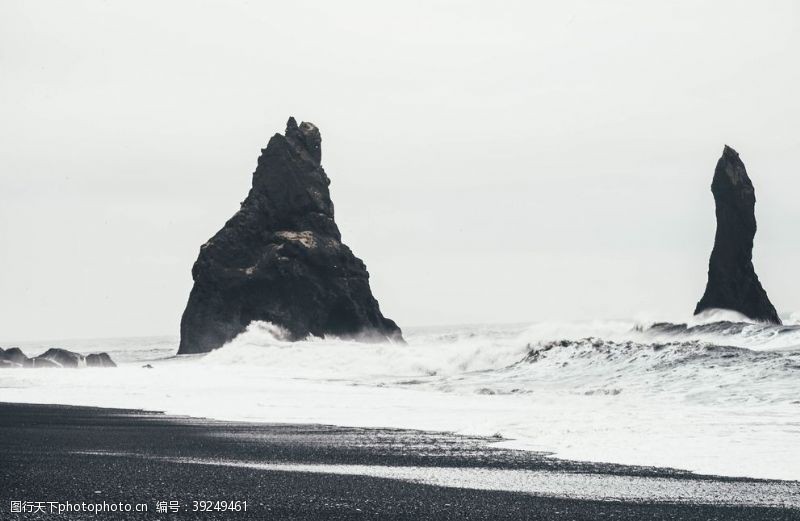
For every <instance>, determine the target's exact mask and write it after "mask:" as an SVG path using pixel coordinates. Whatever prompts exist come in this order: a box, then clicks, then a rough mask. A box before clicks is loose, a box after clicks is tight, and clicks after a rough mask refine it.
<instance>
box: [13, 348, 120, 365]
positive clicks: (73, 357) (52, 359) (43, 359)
mask: <svg viewBox="0 0 800 521" xmlns="http://www.w3.org/2000/svg"><path fill="white" fill-rule="evenodd" d="M116 366H117V364H115V363H114V361H113V360H111V357H110V356H108V354H107V353H94V354H90V355H86V356H84V355H81V354H79V353H73V352H72V351H67V350H66V349H59V348H51V349H48V350H47V351H45V352H44V353H42V354H40V355H39V356H35V357H33V358H28V357H27V356H25V353H23V352H22V351H21V350H20V349H19V348H18V347H11V348H9V349H3V348H2V347H0V368H2V367H4V368H14V367H32V368H42V367H69V368H78V367H116Z"/></svg>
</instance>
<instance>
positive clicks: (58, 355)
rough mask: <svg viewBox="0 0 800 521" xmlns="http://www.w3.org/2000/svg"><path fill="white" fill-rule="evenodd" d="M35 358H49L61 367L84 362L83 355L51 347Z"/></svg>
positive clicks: (75, 365) (73, 365)
mask: <svg viewBox="0 0 800 521" xmlns="http://www.w3.org/2000/svg"><path fill="white" fill-rule="evenodd" d="M34 360H36V361H38V360H48V361H50V362H53V363H55V364H58V366H59V367H78V366H79V365H81V362H83V360H84V359H83V356H81V355H79V354H78V353H73V352H72V351H67V350H66V349H58V348H51V349H48V350H47V351H45V352H44V353H42V354H40V355H39V356H37V357H36V358H34Z"/></svg>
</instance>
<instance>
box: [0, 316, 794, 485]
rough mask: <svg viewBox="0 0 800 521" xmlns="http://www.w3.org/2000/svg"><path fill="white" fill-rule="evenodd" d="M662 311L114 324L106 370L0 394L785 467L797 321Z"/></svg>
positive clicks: (790, 474)
mask: <svg viewBox="0 0 800 521" xmlns="http://www.w3.org/2000/svg"><path fill="white" fill-rule="evenodd" d="M674 326H676V325H675V324H667V325H666V326H664V327H661V328H660V329H657V330H656V329H646V328H637V327H635V324H634V323H632V322H602V323H597V322H593V323H587V324H537V325H534V326H519V327H517V326H515V327H497V326H492V327H489V326H483V327H462V328H436V329H430V328H429V329H425V330H419V331H416V332H412V333H411V334H409V335H408V336H407V339H408V342H409V343H408V345H405V346H403V345H391V344H361V343H357V342H347V341H342V340H335V339H312V340H309V341H303V342H286V341H283V340H281V339H280V336H279V335H277V334H276V331H275V329H274V328H273V327H271V326H270V325H268V324H258V323H255V324H252V325H251V327H250V328H249V329H248V331H247V332H246V333H244V334H243V335H240V337H238V338H237V339H235V340H234V341H233V342H231V343H230V344H228V345H226V346H225V347H223V348H222V349H219V350H217V351H214V352H212V353H210V354H208V355H206V356H202V357H178V358H173V359H168V360H163V359H161V360H158V359H154V358H156V357H154V356H153V354H154V353H153V350H151V349H149V350H148V351H147V356H146V357H139V358H137V357H136V355H135V353H134V351H132V350H130V349H129V347H128V346H131V345H133V342H132V341H131V340H130V339H128V340H126V341H125V346H126V347H125V351H124V352H126V353H127V354H128V360H131V361H128V362H126V363H124V364H122V365H121V367H119V368H117V369H113V370H93V369H85V370H80V371H72V370H57V369H54V370H49V371H47V370H45V371H37V370H9V371H4V372H2V373H0V393H1V394H0V399H2V400H3V401H8V402H17V403H40V404H46V403H57V404H63V405H86V406H98V407H111V408H129V409H141V410H150V411H165V412H167V413H169V414H175V415H186V416H192V417H198V418H211V419H218V420H230V421H248V422H263V423H287V424H326V425H339V426H350V427H366V428H400V429H414V430H421V431H429V432H453V433H456V434H464V435H477V436H485V437H490V436H495V437H502V438H503V439H504V441H503V442H502V443H501V445H502V446H504V447H506V448H515V449H523V450H531V451H537V452H546V453H552V454H553V455H554V456H555V457H558V458H562V459H569V460H578V461H595V462H605V463H616V464H623V465H637V466H653V467H661V468H679V469H686V470H688V471H693V472H697V473H701V474H710V475H720V476H732V477H755V478H766V479H784V480H797V479H800V453H798V451H796V450H795V449H796V440H797V439H798V437H799V436H800V401H798V399H797V396H798V395H800V378H799V376H800V351H798V350H797V349H796V345H797V343H798V341H800V335H798V331H797V327H796V326H790V327H782V328H778V327H773V326H764V325H759V324H742V323H733V322H712V323H696V324H688V325H687V326H686V327H682V328H677V330H676V328H675V327H674ZM554 339H560V340H554ZM742 346H745V347H742ZM118 350H119V351H123V349H122V348H118ZM169 350H172V352H173V353H174V346H169V345H168V346H166V347H165V348H164V349H163V351H164V353H161V352H160V351H159V353H155V354H166V353H168V352H169ZM143 365H150V366H152V368H143V367H142V366H143Z"/></svg>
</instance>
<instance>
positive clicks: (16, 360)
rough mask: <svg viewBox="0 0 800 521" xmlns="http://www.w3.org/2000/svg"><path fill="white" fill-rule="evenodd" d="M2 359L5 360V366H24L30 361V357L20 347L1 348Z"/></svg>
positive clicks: (0, 358)
mask: <svg viewBox="0 0 800 521" xmlns="http://www.w3.org/2000/svg"><path fill="white" fill-rule="evenodd" d="M0 361H3V362H4V365H3V366H4V367H24V366H25V365H26V364H28V363H29V362H28V357H27V356H25V353H23V352H22V350H20V348H18V347H11V348H8V349H3V348H0Z"/></svg>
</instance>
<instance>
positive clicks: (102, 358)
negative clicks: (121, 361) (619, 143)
mask: <svg viewBox="0 0 800 521" xmlns="http://www.w3.org/2000/svg"><path fill="white" fill-rule="evenodd" d="M86 366H87V367H117V364H115V363H114V361H113V360H112V359H111V357H110V356H108V353H92V354H90V355H86Z"/></svg>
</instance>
